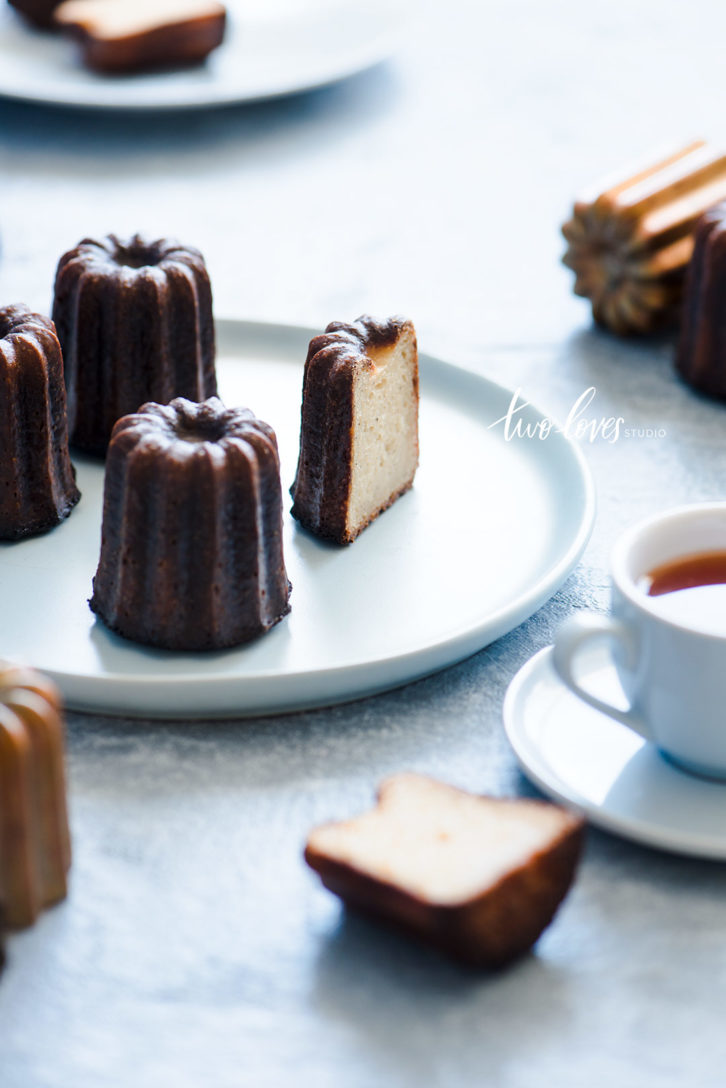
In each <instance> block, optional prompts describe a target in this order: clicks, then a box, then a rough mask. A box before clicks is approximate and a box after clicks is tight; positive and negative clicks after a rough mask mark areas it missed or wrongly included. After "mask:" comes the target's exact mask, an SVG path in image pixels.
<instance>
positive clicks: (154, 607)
mask: <svg viewBox="0 0 726 1088" xmlns="http://www.w3.org/2000/svg"><path fill="white" fill-rule="evenodd" d="M289 595H290V583H289V582H288V579H287V574H286V571H285V563H284V557H283V551H282V496H281V488H280V463H279V458H278V453H277V440H276V437H275V432H274V431H273V430H272V428H271V427H270V426H269V425H268V424H267V423H263V422H262V421H261V420H259V419H256V418H255V416H254V415H253V414H252V412H250V411H249V410H248V409H246V408H229V409H227V408H225V407H224V405H223V404H222V402H221V401H220V400H218V399H217V398H216V397H212V398H210V399H209V400H207V401H205V402H204V403H202V404H195V403H193V402H192V401H188V400H184V399H183V398H181V397H179V398H177V399H176V400H173V401H172V402H171V404H168V405H161V404H145V405H144V406H143V407H142V408H141V409H140V410H139V411H138V412H136V413H135V414H133V415H129V416H125V417H124V418H123V419H120V420H119V421H118V423H117V424H116V426H115V427H114V430H113V436H112V438H111V443H110V445H109V449H108V458H107V461H106V482H105V492H104V504H103V530H102V539H101V558H100V561H99V565H98V571H97V572H96V577H95V578H94V580H93V597H92V599H91V602H90V605H91V608H92V609H93V611H94V612H95V613H96V614H97V615H98V616H99V617H100V618H101V619H102V620H103V621H104V623H105V624H106V625H107V626H108V627H110V628H111V629H112V630H113V631H116V632H117V633H118V634H120V635H123V636H124V637H125V638H129V639H133V640H134V641H136V642H143V643H146V644H148V645H151V646H160V647H163V648H166V649H170V650H213V649H220V648H222V647H225V646H235V645H237V644H238V643H242V642H247V641H249V640H250V639H253V638H255V637H256V636H257V635H260V634H262V633H263V632H264V631H267V630H269V628H270V627H272V626H274V624H276V623H277V622H278V621H279V620H281V619H282V618H283V616H285V615H286V614H287V613H288V612H289V610H290V606H289Z"/></svg>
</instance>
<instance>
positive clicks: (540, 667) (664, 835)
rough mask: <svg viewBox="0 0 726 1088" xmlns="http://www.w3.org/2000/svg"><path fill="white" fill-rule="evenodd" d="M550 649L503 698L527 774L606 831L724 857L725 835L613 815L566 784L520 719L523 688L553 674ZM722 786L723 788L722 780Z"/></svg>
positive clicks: (511, 737) (669, 849)
mask: <svg viewBox="0 0 726 1088" xmlns="http://www.w3.org/2000/svg"><path fill="white" fill-rule="evenodd" d="M553 653H554V646H552V645H549V646H544V647H543V648H542V649H541V650H538V651H537V653H535V654H534V655H533V656H532V657H530V658H529V660H528V661H526V662H525V663H524V665H522V667H521V668H520V669H518V670H517V672H516V674H515V675H514V677H513V678H512V680H511V681H510V683H509V685H508V687H507V691H506V694H505V696H504V701H503V704H502V720H503V724H504V731H505V734H506V737H507V740H508V741H509V744H510V746H511V748H512V751H513V753H514V756H515V758H516V760H517V763H518V764H519V767H520V769H521V771H522V773H523V774H524V775H525V777H526V778H528V779H529V781H530V782H532V783H534V785H535V786H536V787H537V788H538V789H540V790H541V791H542V792H543V793H545V794H546V795H547V796H549V797H552V798H554V799H555V800H556V801H558V802H560V803H562V804H564V805H566V806H567V807H568V808H570V809H574V810H575V811H577V812H579V813H580V814H582V815H584V816H585V817H586V818H587V820H588V822H589V823H591V824H592V825H593V826H595V827H598V828H600V829H601V830H603V831H607V832H609V833H610V834H613V835H616V836H619V837H621V838H624V839H628V840H630V841H631V842H635V843H638V844H639V845H641V846H648V847H651V848H652V849H656V850H660V851H662V852H664V853H668V854H676V855H680V856H687V857H696V858H702V859H704V860H709V861H724V860H726V835H724V836H723V838H722V839H721V840H720V841H716V840H714V839H708V838H707V837H703V836H699V837H696V838H694V836H693V835H692V834H691V833H689V832H671V831H667V830H665V829H663V828H659V827H658V826H657V825H654V824H653V823H645V822H643V821H639V820H637V819H633V820H629V819H627V818H626V817H619V816H617V815H613V814H611V813H609V812H608V811H607V810H605V809H603V808H602V806H600V805H597V804H596V803H595V802H594V801H590V800H589V799H588V798H586V797H584V796H583V795H582V794H581V793H579V791H578V790H576V789H569V788H568V784H567V783H566V782H563V781H562V779H561V778H560V777H559V775H557V773H556V772H555V771H554V769H552V768H551V766H550V764H549V763H548V761H547V760H546V759H545V758H544V757H543V756H542V755H541V753H540V749H539V748H537V747H536V745H535V743H534V741H533V740H532V737H531V734H530V732H529V731H528V730H527V729H526V726H525V725H524V724H523V722H522V707H523V702H524V700H525V698H526V694H527V688H528V687H529V686H531V685H532V684H533V683H535V682H536V679H537V678H538V677H539V676H540V675H543V673H544V670H545V669H547V670H551V672H552V675H553V676H554V675H555V673H554V668H552V666H551V658H552V655H553ZM524 738H526V739H524ZM646 743H647V742H646ZM530 750H531V751H534V752H535V758H534V759H532V758H530V757H529V751H530ZM537 757H539V758H537ZM673 770H674V773H684V772H679V771H678V770H677V768H675V767H674V768H673ZM692 777H694V778H695V776H692ZM704 784H709V783H704ZM723 789H724V791H726V785H724V786H723ZM725 796H726V792H725Z"/></svg>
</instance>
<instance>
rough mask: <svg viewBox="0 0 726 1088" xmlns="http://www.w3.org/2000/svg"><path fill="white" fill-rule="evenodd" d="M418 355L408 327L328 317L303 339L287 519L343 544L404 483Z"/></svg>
mask: <svg viewBox="0 0 726 1088" xmlns="http://www.w3.org/2000/svg"><path fill="white" fill-rule="evenodd" d="M418 399H419V391H418V351H417V346H416V332H415V330H414V327H413V325H412V323H411V322H410V321H407V320H406V319H405V318H401V317H393V318H390V319H389V320H388V321H383V322H378V321H375V320H374V319H373V318H371V317H367V316H363V317H359V318H358V320H357V321H355V322H354V323H353V324H352V325H346V324H343V323H342V322H340V321H334V322H332V324H330V325H328V327H327V328H326V330H325V332H324V333H323V334H322V335H321V336H316V337H314V338H313V339H312V340H311V341H310V346H309V349H308V354H307V359H306V361H305V373H304V378H303V401H302V420H301V427H300V456H299V460H298V467H297V474H296V477H295V482H294V483H293V485H292V488H291V494H292V496H293V500H294V504H293V507H292V514H293V517H295V518H297V519H298V521H300V522H301V524H302V525H304V526H305V527H306V528H307V529H309V530H310V531H311V532H313V533H315V534H317V535H318V536H321V537H323V538H326V539H328V540H333V541H335V542H336V543H338V544H350V543H351V542H352V541H353V540H355V538H356V537H357V536H358V534H359V533H361V532H362V531H363V529H365V528H366V526H367V525H369V524H370V523H371V522H372V521H373V520H374V518H376V517H377V516H378V515H379V514H381V513H382V512H383V511H384V510H386V509H387V508H388V507H389V506H391V504H392V503H393V502H395V500H396V499H397V498H399V496H400V495H402V494H403V493H404V492H405V491H408V489H409V488H410V487H411V486H412V484H413V478H414V475H415V473H416V468H417V465H418Z"/></svg>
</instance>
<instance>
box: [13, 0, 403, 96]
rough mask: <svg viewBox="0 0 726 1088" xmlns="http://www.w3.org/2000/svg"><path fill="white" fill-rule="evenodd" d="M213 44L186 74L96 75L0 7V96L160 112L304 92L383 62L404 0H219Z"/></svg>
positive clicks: (72, 52) (59, 38)
mask: <svg viewBox="0 0 726 1088" xmlns="http://www.w3.org/2000/svg"><path fill="white" fill-rule="evenodd" d="M226 3H227V9H228V13H229V20H228V29H227V34H226V37H225V41H224V43H223V44H222V46H221V47H220V48H219V49H217V50H215V52H214V53H212V54H211V56H210V57H209V58H208V60H207V61H206V62H205V63H204V64H203V65H199V66H197V67H194V68H187V69H178V70H175V71H168V72H155V73H149V74H139V75H127V76H103V75H96V74H94V73H93V72H90V71H88V70H87V69H86V68H84V67H83V65H82V64H81V62H80V59H79V55H78V49H77V46H76V44H75V43H74V42H73V41H69V40H68V39H66V38H65V37H63V35H59V34H54V33H48V32H40V31H38V30H36V29H34V28H32V27H30V26H29V25H28V24H27V23H25V22H24V21H23V20H22V19H21V18H20V16H19V15H17V13H16V12H14V11H13V10H12V9H11V8H10V7H8V6H7V4H6V3H5V0H2V4H1V6H0V95H4V96H6V97H10V98H21V99H25V100H28V101H32V102H43V103H49V104H52V105H64V106H86V107H94V108H100V109H107V110H110V109H124V110H163V109H196V108H199V107H207V106H220V105H230V104H232V103H237V102H253V101H257V100H260V99H265V98H275V97H278V96H280V95H286V94H294V93H296V92H299V91H307V90H311V89H312V88H314V87H321V86H324V85H325V84H328V83H333V82H335V81H336V80H339V79H342V78H344V77H345V76H350V75H353V74H354V73H356V72H361V71H363V70H364V69H365V68H369V67H370V66H371V65H373V64H376V63H378V62H379V61H381V60H384V59H385V58H386V57H387V56H389V55H390V54H391V53H392V52H393V50H394V49H395V48H396V46H397V45H398V43H399V42H400V40H401V38H402V34H403V31H404V28H405V26H406V22H407V15H408V12H409V9H410V0H226Z"/></svg>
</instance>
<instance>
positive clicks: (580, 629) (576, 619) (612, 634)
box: [552, 612, 653, 740]
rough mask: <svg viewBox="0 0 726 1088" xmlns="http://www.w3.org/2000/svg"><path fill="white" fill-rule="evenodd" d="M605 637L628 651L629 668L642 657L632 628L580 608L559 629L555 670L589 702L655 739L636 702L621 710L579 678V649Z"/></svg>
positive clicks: (648, 737)
mask: <svg viewBox="0 0 726 1088" xmlns="http://www.w3.org/2000/svg"><path fill="white" fill-rule="evenodd" d="M603 638H606V639H609V640H611V641H615V642H619V643H620V645H621V647H622V648H623V649H624V651H625V661H626V664H627V666H628V668H634V667H635V663H636V661H637V658H638V649H637V646H636V643H635V639H634V637H633V633H632V631H631V630H630V629H629V628H628V627H626V626H625V624H624V623H621V622H620V620H616V619H613V618H612V617H611V616H598V615H595V614H594V613H592V612H580V613H578V614H577V615H575V616H571V617H570V619H568V620H566V621H565V623H564V624H563V625H562V627H561V628H560V629H559V631H558V632H557V636H556V638H555V645H554V653H553V658H552V660H553V663H554V666H555V671H556V673H557V675H558V676H559V678H560V680H561V681H562V683H563V684H565V685H566V686H567V687H568V688H569V689H570V691H571V692H573V693H574V694H575V695H577V697H578V698H579V699H582V701H583V702H584V703H587V704H588V706H591V707H594V708H595V710H599V711H600V713H601V714H607V715H608V717H610V718H614V719H615V721H616V722H620V723H621V725H626V726H627V727H628V729H632V730H633V732H634V733H637V734H638V735H639V736H641V737H643V738H644V739H645V740H652V739H653V738H652V734H651V732H650V730H649V729H648V726H647V725H646V724H645V722H644V721H643V719H642V718H641V717H640V715H639V714H637V713H636V712H635V710H633V708H632V706H630V707H628V709H627V710H620V709H619V708H618V707H616V706H612V705H611V704H610V703H606V702H604V701H603V700H602V699H598V697H597V696H596V695H593V694H592V692H590V691H588V690H587V688H584V687H582V685H581V684H580V683H579V682H578V681H577V680H576V679H575V676H574V671H573V667H574V664H575V658H576V657H577V654H578V653H579V651H580V650H581V649H582V648H583V647H584V646H586V645H587V644H589V643H591V642H595V641H598V640H602V639H603Z"/></svg>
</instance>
